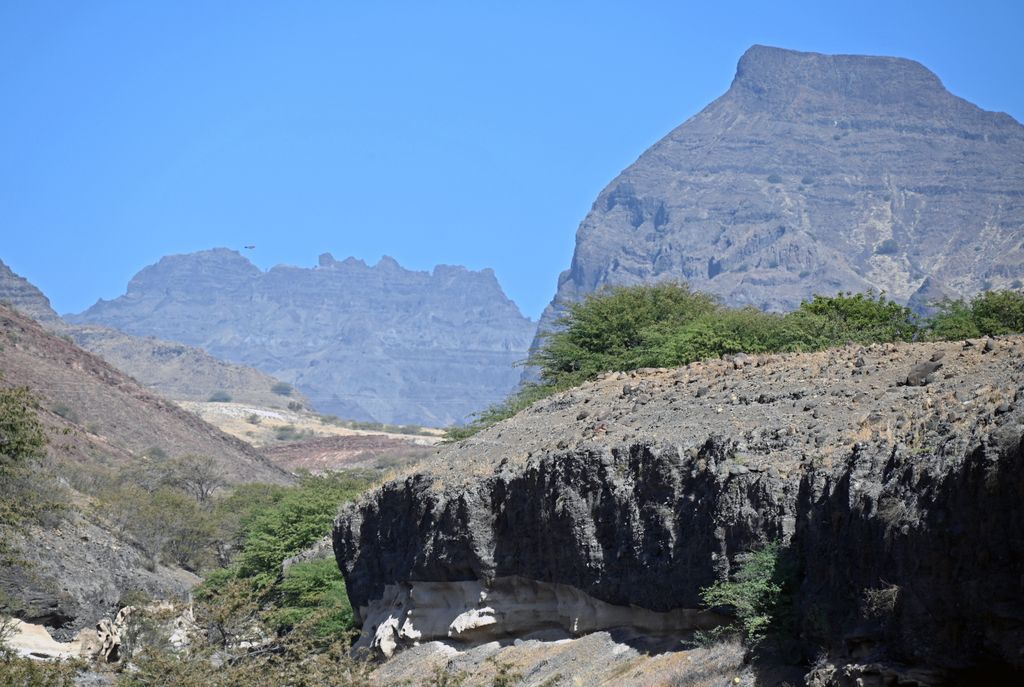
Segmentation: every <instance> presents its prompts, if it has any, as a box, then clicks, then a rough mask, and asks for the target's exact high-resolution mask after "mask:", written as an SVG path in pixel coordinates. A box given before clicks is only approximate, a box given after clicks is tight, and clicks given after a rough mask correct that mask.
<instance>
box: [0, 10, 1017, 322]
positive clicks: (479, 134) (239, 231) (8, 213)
mask: <svg viewBox="0 0 1024 687" xmlns="http://www.w3.org/2000/svg"><path fill="white" fill-rule="evenodd" d="M1022 8H1024V3H1020V2H1014V1H1005V2H985V1H981V0H973V1H972V2H936V1H933V2H899V1H898V0H889V1H888V2H863V1H862V2H850V3H841V2H820V1H818V2H801V3H787V2H782V1H781V0H775V1H773V2H763V1H760V2H751V3H728V2H718V3H714V6H712V3H689V2H679V1H675V2H663V3H653V2H621V3H598V2H588V3H555V2H538V3H526V2H502V3H497V2H484V1H482V0H477V1H475V2H466V3H449V2H409V3H389V2H372V3H352V2H342V1H340V0H338V1H335V2H291V3H285V2H256V1H253V0H246V1H244V2H218V1H215V0H203V1H202V2H183V1H180V0H173V1H172V0H167V1H166V2H156V1H155V0H154V1H147V2H135V1H126V2H103V1H101V0H96V1H94V2H75V1H73V0H65V1H64V2H49V1H47V0H5V1H4V2H3V3H2V4H0V151H2V153H0V237H2V238H0V259H3V260H4V261H5V262H7V263H8V264H9V265H10V266H11V267H12V268H13V269H14V270H15V271H16V272H18V273H20V274H22V275H24V276H26V277H28V278H29V279H30V280H32V281H33V282H34V283H36V284H37V285H38V286H39V287H40V288H42V289H43V290H44V291H45V292H46V293H47V295H49V296H50V297H51V299H52V301H53V303H54V306H55V307H56V308H57V310H58V311H59V312H71V311H79V310H81V309H84V308H85V307H87V306H89V305H91V304H92V303H93V302H94V301H95V300H96V299H97V298H100V297H104V298H113V297H115V296H117V295H119V294H121V293H123V291H124V287H125V285H126V284H127V282H128V279H129V278H130V277H131V276H132V275H133V274H134V273H135V272H136V271H137V270H139V269H140V268H142V267H143V266H145V265H147V264H149V263H152V262H154V261H156V260H157V259H159V258H160V256H162V255H165V254H168V253H181V252H188V251H194V250H200V249H203V248H209V247H213V246H229V247H234V248H240V247H241V246H243V245H246V244H255V245H256V246H257V248H256V250H255V251H252V252H251V253H247V254H249V255H250V257H251V259H252V260H253V261H254V262H255V263H256V264H258V265H260V266H261V267H263V268H269V267H270V266H272V265H274V264H278V263H288V264H294V265H303V266H311V265H313V264H315V262H316V258H317V255H319V254H320V253H322V252H325V251H330V252H332V253H333V254H334V255H335V257H337V258H339V259H340V258H343V257H345V256H348V255H354V256H356V257H359V258H362V259H365V260H367V261H368V262H376V260H377V259H378V258H379V257H380V256H381V255H382V254H388V255H392V256H394V257H395V258H396V259H397V260H398V261H399V262H400V263H401V264H402V265H404V266H406V267H411V268H415V269H429V268H431V267H432V266H433V265H435V264H437V263H449V264H462V265H466V266H468V267H471V268H475V269H479V268H482V267H493V268H494V269H495V271H496V272H497V274H498V278H499V280H500V281H501V283H502V285H503V286H504V287H505V290H506V292H507V293H508V294H509V296H510V297H512V298H513V299H514V300H515V301H516V302H517V303H518V304H519V305H520V307H521V308H522V309H523V311H524V312H525V313H526V314H527V315H530V316H531V317H534V318H536V317H537V316H538V315H539V313H540V311H541V309H542V308H543V307H544V305H545V304H546V303H547V302H548V300H549V299H550V298H551V296H552V295H553V293H554V290H555V283H556V279H557V275H558V273H559V271H560V270H562V269H564V268H565V267H567V266H568V264H569V260H570V257H571V255H572V248H573V240H574V235H575V231H576V227H577V225H578V223H579V221H580V220H581V219H582V218H583V216H584V214H585V213H586V211H587V210H588V209H589V207H590V204H591V203H592V202H593V200H594V198H595V197H596V195H597V194H598V192H599V191H600V190H601V189H602V188H603V187H604V185H605V184H606V183H608V182H609V181H610V180H611V179H612V178H613V177H614V176H615V174H617V173H618V172H619V171H621V170H622V169H623V168H624V167H626V166H627V165H629V164H630V163H632V162H633V161H634V160H635V159H636V158H637V156H638V155H639V154H640V153H641V152H643V150H644V149H645V148H646V147H647V146H649V145H650V144H652V143H653V142H655V141H656V140H658V139H659V138H660V137H661V136H663V135H664V134H665V133H667V132H668V131H669V130H671V129H672V128H673V127H674V126H675V125H677V124H679V123H681V122H683V121H684V120H685V119H687V118H688V117H690V116H691V115H693V114H695V113H696V112H698V111H699V110H700V109H701V108H702V107H703V106H704V105H705V104H707V103H708V102H710V101H711V100H712V99H714V98H715V97H717V96H718V95H720V94H721V93H722V92H724V91H725V90H726V88H728V86H729V83H730V81H731V79H732V76H733V71H734V68H735V65H736V60H737V59H738V58H739V56H740V55H741V54H742V53H743V51H744V50H745V49H746V48H747V47H749V46H750V45H752V44H754V43H763V44H768V45H776V46H781V47H787V48H793V49H798V50H812V51H817V52H829V53H865V54H885V55H898V56H903V57H909V58H913V59H916V60H919V61H921V62H923V63H924V64H925V65H926V66H928V67H929V68H931V69H932V70H933V71H935V72H936V73H937V74H938V75H939V77H940V78H941V79H942V80H943V82H944V83H945V84H946V86H947V87H948V88H949V89H950V90H952V91H953V92H954V93H956V94H957V95H960V96H962V97H965V98H967V99H969V100H971V101H973V102H975V103H977V104H978V105H980V106H981V107H984V108H985V109H989V110H1001V111H1004V112H1008V113H1009V114H1011V115H1013V116H1014V117H1015V118H1017V119H1018V120H1021V119H1022V118H1024V88H1022V86H1024V81H1022V76H1021V75H1022V73H1024V58H1022V54H1021V51H1022V44H1021V31H1022V29H1024V9H1022Z"/></svg>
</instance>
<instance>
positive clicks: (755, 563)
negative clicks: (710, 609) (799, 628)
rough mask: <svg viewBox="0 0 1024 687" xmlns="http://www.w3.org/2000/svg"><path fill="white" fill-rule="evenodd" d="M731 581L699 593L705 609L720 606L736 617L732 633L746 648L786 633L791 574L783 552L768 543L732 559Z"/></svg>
mask: <svg viewBox="0 0 1024 687" xmlns="http://www.w3.org/2000/svg"><path fill="white" fill-rule="evenodd" d="M736 562H737V563H739V568H738V570H737V571H736V573H735V574H734V575H733V576H732V579H730V580H728V581H725V582H718V583H716V584H713V585H711V586H710V587H707V588H705V589H702V590H701V599H702V600H703V601H704V603H706V604H707V605H708V606H723V607H727V608H729V609H731V611H732V612H733V613H734V614H735V616H736V624H735V625H734V629H735V630H736V631H737V632H738V633H739V634H740V635H741V636H742V637H743V638H744V639H745V640H746V641H747V643H748V644H749V645H750V646H757V645H758V644H759V643H760V642H762V641H763V640H764V639H765V638H766V637H767V636H768V635H769V633H771V632H781V631H784V630H785V631H789V629H790V625H791V622H792V599H791V596H790V592H791V588H792V586H793V570H792V566H791V564H790V561H789V557H788V555H787V551H786V549H785V548H784V547H783V546H782V545H781V544H779V543H772V544H768V545H767V546H765V547H764V548H763V549H760V550H758V551H751V552H749V553H744V554H740V555H739V556H737V557H736Z"/></svg>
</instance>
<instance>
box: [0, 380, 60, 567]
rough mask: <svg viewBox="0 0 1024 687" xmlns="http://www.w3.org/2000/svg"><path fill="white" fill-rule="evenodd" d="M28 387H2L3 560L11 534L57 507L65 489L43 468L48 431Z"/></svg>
mask: <svg viewBox="0 0 1024 687" xmlns="http://www.w3.org/2000/svg"><path fill="white" fill-rule="evenodd" d="M38 408H39V404H38V401H37V400H36V397H35V396H34V395H33V394H32V392H31V391H29V389H28V388H27V387H6V388H0V563H2V562H4V561H5V560H6V559H7V558H8V557H9V555H10V554H11V553H12V548H11V547H12V545H11V543H10V540H9V535H10V534H12V533H14V532H16V531H19V530H22V529H23V528H24V527H25V526H27V525H28V524H30V523H31V522H35V521H38V519H39V518H40V517H42V516H43V515H44V514H45V513H48V512H51V511H54V510H57V509H58V508H59V503H60V500H61V490H60V488H59V487H58V486H57V485H56V484H54V482H53V479H52V477H51V476H50V475H49V474H45V473H44V472H43V471H42V470H41V467H42V462H43V459H44V458H45V455H46V453H45V452H46V443H47V441H46V435H45V434H44V432H43V425H42V423H41V422H40V421H39V418H38V416H37V414H36V413H37V410H38Z"/></svg>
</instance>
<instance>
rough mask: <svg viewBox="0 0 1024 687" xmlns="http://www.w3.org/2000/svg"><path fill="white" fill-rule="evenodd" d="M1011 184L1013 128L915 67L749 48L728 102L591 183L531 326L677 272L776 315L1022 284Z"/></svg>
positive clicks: (1019, 210) (1014, 180)
mask: <svg viewBox="0 0 1024 687" xmlns="http://www.w3.org/2000/svg"><path fill="white" fill-rule="evenodd" d="M1022 189H1024V127H1022V126H1021V125H1020V124H1019V123H1018V122H1017V121H1015V120H1014V119H1013V118H1011V117H1010V116H1008V115H1006V114H1002V113H994V112H986V111H984V110H981V109H979V108H978V107H976V106H974V105H972V104H971V103H969V102H967V101H965V100H962V99H960V98H957V97H956V96H954V95H952V94H951V93H949V92H948V91H947V90H946V89H945V88H944V87H943V86H942V83H941V82H940V81H939V79H938V77H936V76H935V74H933V73H932V72H930V71H928V70H927V69H926V68H925V67H923V66H922V65H920V64H918V63H916V62H912V61H910V60H905V59H898V58H890V57H864V56H854V55H820V54H815V53H800V52H793V51H789V50H781V49H778V48H769V47H764V46H754V47H752V48H750V49H749V50H748V51H747V52H746V53H745V54H744V55H743V57H742V58H740V61H739V65H738V67H737V70H736V77H735V79H734V80H733V83H732V86H731V87H730V88H729V90H728V91H727V92H726V93H725V94H724V95H723V96H721V97H720V98H718V99H717V100H715V101H714V102H713V103H711V104H710V105H708V106H707V107H706V108H705V109H704V110H702V111H701V112H700V113H698V114H697V115H695V116H694V117H692V118H691V119H689V120H688V121H686V122H685V123H684V124H682V125H681V126H679V127H678V128H676V129H675V130H674V131H672V132H671V133H669V134H668V136H666V137H665V138H663V139H662V140H661V141H659V142H658V143H656V144H655V145H654V146H652V147H651V148H650V149H649V150H647V151H646V152H645V153H644V154H643V155H641V156H640V158H639V159H638V160H637V161H636V162H635V163H634V164H633V165H631V166H630V167H629V168H627V169H626V170H625V171H624V172H622V173H621V174H620V175H619V176H618V177H617V178H616V179H614V180H613V181H612V182H611V183H610V184H609V185H608V186H607V187H606V188H605V189H604V190H603V191H602V192H601V194H600V195H599V196H598V198H597V200H596V201H595V202H594V205H593V207H592V209H591V211H590V212H589V214H587V216H586V217H585V218H584V220H583V222H582V223H581V224H580V226H579V230H578V231H577V234H576V251H575V254H574V255H573V260H572V265H571V267H570V268H569V270H567V271H566V272H563V273H562V275H561V276H560V278H559V282H558V292H557V294H556V295H555V299H554V301H553V303H552V305H551V306H550V307H549V308H548V310H547V311H546V313H545V315H544V317H543V318H542V319H541V326H540V330H541V331H545V329H546V328H549V327H550V326H551V325H552V324H553V321H554V317H555V316H556V315H557V314H558V312H559V310H560V308H559V305H558V304H559V303H564V302H571V301H575V300H578V299H580V298H582V297H583V296H585V295H586V294H588V293H591V292H593V291H594V290H596V289H598V288H600V287H602V286H604V285H608V284H612V285H617V284H635V283H640V282H651V281H658V280H685V281H687V282H689V284H690V285H691V286H692V287H693V288H695V289H698V290H701V291H708V292H711V293H715V294H718V295H720V296H722V297H723V298H724V299H725V301H726V302H728V303H730V304H733V305H748V304H749V305H755V306H757V307H760V308H764V309H771V310H789V309H792V308H793V307H795V306H796V305H798V304H799V302H800V301H801V299H804V298H808V297H810V296H811V295H813V294H815V293H821V294H828V295H831V294H834V293H836V292H837V291H840V290H854V291H863V290H866V289H868V288H875V289H882V290H885V291H886V292H888V294H889V295H890V297H893V298H895V299H897V300H900V301H903V302H906V301H908V300H910V299H911V298H912V297H913V296H914V294H915V292H917V291H918V290H919V289H921V288H922V287H925V290H926V291H927V292H928V294H935V295H941V294H945V293H949V294H954V295H955V294H959V295H971V294H973V293H975V292H977V291H979V290H981V289H982V288H985V287H989V286H991V287H992V288H1007V287H1011V286H1019V284H1020V282H1019V281H1018V280H1019V279H1020V278H1021V275H1022V274H1024V242H1022V238H1024V194H1022ZM919 300H920V299H919ZM915 304H916V302H915ZM918 305H920V306H922V307H924V306H926V305H927V303H920V304H918Z"/></svg>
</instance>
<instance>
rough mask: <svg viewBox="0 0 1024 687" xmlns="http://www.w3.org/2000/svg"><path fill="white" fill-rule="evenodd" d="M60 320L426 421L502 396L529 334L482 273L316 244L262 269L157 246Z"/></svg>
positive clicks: (346, 404) (337, 402)
mask: <svg viewBox="0 0 1024 687" xmlns="http://www.w3.org/2000/svg"><path fill="white" fill-rule="evenodd" d="M68 319H69V320H70V321H72V322H76V323H86V322H88V323H96V324H102V325H106V326H109V327H114V328H116V329H119V330H122V331H125V332H128V333H130V334H134V335H139V336H158V337H160V338H164V339H170V340H174V341H180V342H182V343H186V344H190V345H194V346H201V347H202V348H203V349H205V350H206V351H208V352H209V353H210V354H212V355H214V356H217V357H219V358H224V359H226V360H231V361H234V362H238V363H243V364H246V365H251V366H253V367H256V368H258V369H260V370H262V371H264V372H267V373H269V374H272V375H274V376H276V377H279V378H281V379H284V380H287V381H289V382H291V383H293V384H294V385H295V386H296V387H297V388H298V389H299V390H300V391H302V392H303V393H305V394H306V395H307V396H308V397H309V398H310V400H311V401H312V403H313V404H314V406H315V407H316V408H317V409H318V410H320V411H321V412H327V413H331V414H334V415H338V416H341V417H347V418H354V419H371V420H376V421H382V422H396V423H419V424H427V425H435V426H437V425H445V424H449V423H451V422H454V421H457V420H461V419H463V418H465V417H466V416H467V415H469V414H470V413H473V412H475V411H478V410H480V409H481V408H484V407H486V406H487V405H489V404H491V403H494V402H496V401H498V400H501V399H503V398H504V397H505V395H506V394H507V393H508V392H509V391H510V390H511V389H512V388H513V387H514V386H515V385H516V383H517V381H518V377H519V373H518V371H517V370H516V369H515V368H513V364H514V363H515V362H517V361H519V360H521V359H522V358H524V357H525V355H526V351H527V348H528V346H529V343H530V339H531V337H532V336H533V333H534V325H533V323H532V322H531V321H530V320H529V319H527V318H525V317H523V316H522V315H521V314H520V312H519V309H518V308H517V307H516V305H515V304H514V303H513V302H512V301H510V300H509V299H508V298H506V297H505V295H504V293H503V292H502V290H501V287H500V286H499V285H498V282H497V280H496V279H495V276H494V273H493V272H492V271H491V270H483V271H480V272H472V271H470V270H467V269H464V268H462V267H451V266H446V265H440V266H438V267H436V268H434V270H433V272H414V271H409V270H406V269H403V268H402V267H401V266H399V265H398V263H397V262H395V261H394V260H392V259H391V258H383V259H381V261H380V262H379V263H378V264H376V265H374V266H369V265H367V264H366V263H364V262H362V261H361V260H356V259H353V258H349V259H347V260H344V261H337V260H335V259H334V258H333V257H331V256H330V255H329V254H325V255H322V256H320V260H319V265H318V266H317V267H315V268H312V269H305V268H299V267H288V266H277V267H274V268H273V269H271V270H269V271H267V272H263V271H261V270H260V269H259V268H257V267H256V266H254V265H253V264H252V263H250V262H249V261H248V260H247V259H245V258H244V257H243V256H241V255H240V254H238V253H237V252H234V251H230V250H227V249H223V248H220V249H214V250H209V251H202V252H199V253H192V254H188V255H174V256H169V257H165V258H163V259H161V260H160V261H159V262H158V263H157V264H155V265H151V266H149V267H147V268H145V269H143V270H142V271H141V272H139V273H138V274H137V275H135V277H134V278H133V279H132V280H131V282H130V283H129V285H128V289H127V293H126V294H125V295H123V296H121V297H119V298H116V299H114V300H112V301H100V302H98V303H96V305H94V306H93V307H91V308H89V309H88V310H87V311H85V312H84V313H82V314H81V315H77V316H74V317H69V318H68Z"/></svg>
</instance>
